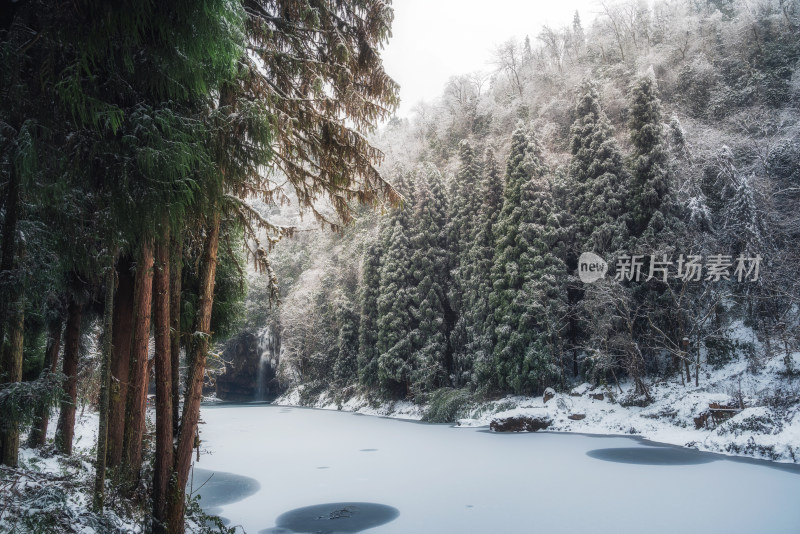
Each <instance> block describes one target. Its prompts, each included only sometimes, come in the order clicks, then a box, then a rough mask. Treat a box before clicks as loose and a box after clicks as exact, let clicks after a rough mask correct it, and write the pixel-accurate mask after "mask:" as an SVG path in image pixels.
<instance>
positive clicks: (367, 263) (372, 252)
mask: <svg viewBox="0 0 800 534" xmlns="http://www.w3.org/2000/svg"><path fill="white" fill-rule="evenodd" d="M361 276H362V279H361V295H360V299H361V317H360V322H359V326H358V361H357V363H358V379H359V382H360V383H361V384H363V385H364V386H366V387H371V388H374V387H377V385H378V356H379V355H380V354H379V353H378V349H377V344H378V337H377V332H378V325H377V322H378V321H377V319H378V297H379V295H380V284H381V244H380V242H373V243H370V244H369V246H368V247H367V250H366V252H365V253H364V259H363V260H362V263H361Z"/></svg>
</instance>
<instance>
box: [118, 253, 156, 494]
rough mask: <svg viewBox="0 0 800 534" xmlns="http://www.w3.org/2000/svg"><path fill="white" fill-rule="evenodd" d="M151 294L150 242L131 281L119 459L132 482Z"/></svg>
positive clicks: (138, 462) (138, 461)
mask: <svg viewBox="0 0 800 534" xmlns="http://www.w3.org/2000/svg"><path fill="white" fill-rule="evenodd" d="M152 294H153V241H152V240H146V241H145V242H144V243H143V244H142V250H141V253H140V256H139V264H138V265H137V266H136V281H135V283H134V303H135V304H134V309H135V312H134V313H135V319H134V329H133V349H132V350H133V354H132V355H131V375H130V387H129V388H128V399H127V412H126V419H125V439H124V442H123V458H124V462H125V463H126V464H127V469H128V470H129V474H130V475H131V478H132V479H133V481H138V479H139V471H140V470H141V467H142V437H143V436H144V427H145V411H146V407H147V406H146V405H147V385H148V382H149V380H148V378H149V375H148V374H147V371H148V368H147V352H148V350H147V349H148V344H149V342H150V305H151V301H152Z"/></svg>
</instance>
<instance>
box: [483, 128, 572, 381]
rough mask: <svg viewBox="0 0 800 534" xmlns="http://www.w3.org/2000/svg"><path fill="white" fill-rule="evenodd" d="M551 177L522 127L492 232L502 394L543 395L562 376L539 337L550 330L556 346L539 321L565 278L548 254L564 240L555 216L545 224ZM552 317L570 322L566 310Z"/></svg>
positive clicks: (497, 377)
mask: <svg viewBox="0 0 800 534" xmlns="http://www.w3.org/2000/svg"><path fill="white" fill-rule="evenodd" d="M547 173H548V169H547V166H546V165H545V163H544V161H543V160H542V149H541V145H540V144H539V141H538V140H537V139H536V138H535V137H534V136H532V135H531V134H529V133H528V131H527V130H526V129H525V128H517V130H516V131H515V132H514V136H513V139H512V148H511V155H510V156H509V160H508V166H507V168H506V187H505V194H504V198H503V207H502V209H501V211H500V215H499V217H498V220H497V224H496V226H495V228H496V230H497V239H496V241H495V255H494V264H493V267H492V279H493V292H492V293H491V295H490V298H489V302H490V306H491V307H492V311H493V314H494V322H495V324H496V327H495V338H496V341H495V345H494V358H493V361H492V366H493V371H492V374H493V375H494V376H493V381H494V382H495V384H496V387H497V388H499V389H501V390H511V391H513V392H515V393H518V394H519V393H535V392H538V391H540V390H541V389H543V387H545V386H547V385H550V384H552V383H553V382H554V377H555V376H558V374H559V373H558V372H557V371H554V369H553V368H552V367H551V362H552V357H553V351H552V350H551V349H552V348H553V347H552V346H550V343H548V341H546V340H544V339H542V337H543V336H542V334H543V333H544V332H545V331H547V334H549V335H551V336H552V337H551V339H553V340H555V337H556V336H557V332H559V330H560V328H558V327H556V328H555V330H554V331H552V330H550V329H549V326H550V325H549V324H548V326H545V325H544V324H543V323H550V320H549V318H545V317H546V315H547V314H546V313H545V314H542V311H543V309H541V308H540V309H537V307H538V306H540V305H541V306H542V307H543V308H544V309H546V310H547V311H550V304H551V303H550V302H548V301H546V300H544V299H543V297H547V296H549V297H552V296H553V294H552V292H551V291H549V290H548V288H547V287H546V286H548V285H550V284H551V283H552V284H553V285H556V286H557V284H558V283H559V282H558V280H557V278H560V279H561V281H562V283H563V279H564V277H565V276H566V267H565V266H564V264H563V262H560V260H559V259H557V258H556V257H555V256H554V255H553V254H552V251H551V250H550V248H549V247H550V246H551V245H555V244H556V243H555V242H556V241H558V240H559V236H558V229H557V228H555V226H558V225H559V223H558V216H557V214H552V215H553V219H552V220H551V221H549V223H548V219H549V218H550V215H551V213H550V210H551V209H552V207H553V202H552V197H551V196H550V195H549V184H548V183H547ZM548 242H549V243H548ZM537 245H538V246H537ZM542 253H544V256H542V255H541V254H542ZM550 268H553V269H555V272H553V271H549V269H550ZM548 271H549V272H548ZM554 275H555V276H554ZM555 291H558V288H556V289H555ZM539 299H543V300H539ZM553 312H554V314H555V315H560V316H564V315H566V311H565V310H564V309H561V310H559V311H555V310H553ZM555 322H557V321H555ZM547 334H545V336H544V337H546V335H547Z"/></svg>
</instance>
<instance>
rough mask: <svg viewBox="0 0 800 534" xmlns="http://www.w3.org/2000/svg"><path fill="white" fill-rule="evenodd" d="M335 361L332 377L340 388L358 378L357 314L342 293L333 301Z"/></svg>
mask: <svg viewBox="0 0 800 534" xmlns="http://www.w3.org/2000/svg"><path fill="white" fill-rule="evenodd" d="M335 307H336V309H335V310H334V313H335V322H336V326H337V328H338V332H337V334H336V362H335V363H334V366H333V378H334V380H335V381H336V383H337V384H338V387H339V388H340V389H344V388H345V387H346V386H348V385H350V384H352V383H354V382H356V381H357V380H358V337H359V331H358V324H359V320H358V319H359V316H358V313H356V309H355V307H354V306H353V303H352V302H351V301H350V299H349V298H347V297H346V296H344V295H339V296H338V297H337V298H336V302H335Z"/></svg>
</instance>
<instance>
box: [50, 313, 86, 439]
mask: <svg viewBox="0 0 800 534" xmlns="http://www.w3.org/2000/svg"><path fill="white" fill-rule="evenodd" d="M82 313H83V310H82V307H81V305H80V304H78V303H76V302H75V301H74V300H70V302H69V306H68V307H67V327H66V329H65V331H64V363H63V367H62V371H63V373H64V375H65V376H66V379H65V383H64V393H65V395H66V398H65V399H64V400H62V401H61V412H60V413H59V416H58V426H57V428H56V449H57V450H58V451H59V452H61V453H62V454H67V455H69V454H72V436H73V435H74V434H75V406H76V404H77V402H78V352H79V350H80V345H81V316H82Z"/></svg>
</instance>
